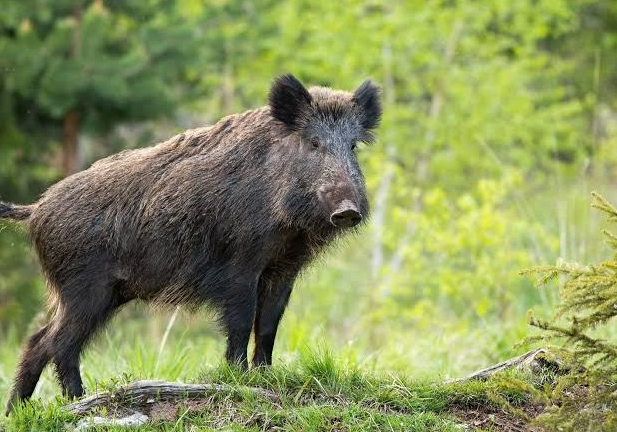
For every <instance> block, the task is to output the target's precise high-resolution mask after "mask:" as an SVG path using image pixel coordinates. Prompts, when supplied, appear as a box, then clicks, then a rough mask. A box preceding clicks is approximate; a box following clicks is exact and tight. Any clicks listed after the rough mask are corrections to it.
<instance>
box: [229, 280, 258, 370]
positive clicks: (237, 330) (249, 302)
mask: <svg viewBox="0 0 617 432" xmlns="http://www.w3.org/2000/svg"><path fill="white" fill-rule="evenodd" d="M237 288H238V289H237V290H232V291H231V292H230V293H229V294H230V295H229V297H228V298H227V299H226V300H225V304H224V305H223V311H222V312H223V313H222V315H221V322H222V324H223V328H224V330H225V333H226V334H227V351H226V353H225V358H226V359H227V361H228V362H229V363H231V364H235V365H238V366H240V367H241V368H242V369H248V362H247V354H246V351H247V348H248V343H249V339H250V337H251V330H252V329H253V321H254V320H255V309H256V304H257V283H251V284H248V285H244V286H238V287H237Z"/></svg>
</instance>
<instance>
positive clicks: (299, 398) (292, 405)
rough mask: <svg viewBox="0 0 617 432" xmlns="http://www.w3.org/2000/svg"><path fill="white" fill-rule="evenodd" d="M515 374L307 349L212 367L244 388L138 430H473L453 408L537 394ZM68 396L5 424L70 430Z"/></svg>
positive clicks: (31, 407) (168, 410) (517, 401)
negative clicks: (374, 362) (428, 370)
mask: <svg viewBox="0 0 617 432" xmlns="http://www.w3.org/2000/svg"><path fill="white" fill-rule="evenodd" d="M511 378H512V377H508V376H502V377H497V378H495V379H493V380H490V381H488V382H470V383H464V384H449V385H445V384H439V383H432V382H428V381H424V380H416V379H411V378H409V377H406V376H403V375H391V374H379V373H368V372H366V371H364V370H362V369H361V368H359V367H358V366H357V365H354V364H353V363H350V362H349V361H347V360H346V359H342V358H335V357H334V356H333V355H332V354H331V353H330V352H329V351H327V350H319V351H318V352H312V351H305V352H303V353H302V354H301V355H300V356H299V358H298V359H297V360H295V361H293V362H291V363H289V364H279V365H276V366H275V367H273V368H260V369H256V370H250V371H248V372H243V371H240V370H238V369H236V368H234V367H231V366H228V365H225V364H220V365H218V366H214V367H206V368H204V370H202V371H201V373H199V374H198V375H197V376H195V377H194V379H193V381H197V382H210V383H224V384H230V385H232V386H233V388H237V389H238V391H230V392H220V393H217V394H215V395H209V396H207V397H205V398H204V399H203V400H201V401H199V402H198V403H196V402H188V401H187V402H180V403H177V404H173V405H170V404H161V405H155V408H152V411H153V412H154V411H156V413H157V414H156V415H158V416H159V417H160V419H159V420H157V421H155V422H153V423H152V424H150V425H148V426H145V427H141V428H139V429H137V430H139V431H154V430H157V431H185V430H194V431H203V430H208V431H209V430H212V431H215V430H232V431H233V430H250V431H262V430H290V431H365V430H380V431H381V430H392V431H399V430H400V431H403V430H405V431H409V430H412V431H416V432H424V431H444V432H450V431H452V432H454V431H462V430H466V429H464V427H463V426H462V424H463V421H462V420H460V419H457V418H455V417H454V416H453V414H452V413H453V411H452V408H453V407H456V408H458V410H459V411H458V412H461V410H463V411H464V410H465V409H467V408H477V407H483V409H484V410H486V409H489V410H490V409H494V410H496V411H503V407H516V406H520V405H522V404H525V403H527V402H528V401H529V399H530V392H529V389H528V388H527V387H526V386H525V385H523V386H521V385H520V383H521V382H523V381H520V380H512V379H511ZM133 379H134V377H133V376H131V375H130V374H128V375H124V376H122V377H121V378H120V379H114V380H112V381H106V382H98V383H97V388H98V389H104V390H113V389H116V388H117V387H118V386H120V385H122V384H125V383H128V382H130V381H132V380H133ZM513 383H519V384H513ZM247 386H248V387H257V388H262V389H267V390H271V391H272V392H274V393H275V394H276V395H277V397H276V398H274V399H273V398H271V397H267V395H261V394H258V395H256V394H253V393H249V392H246V391H242V389H243V388H245V387H247ZM66 403H68V402H67V401H65V400H63V399H62V398H59V397H55V398H53V399H51V400H48V401H43V400H40V399H38V400H36V399H35V400H34V401H33V402H32V403H29V404H25V405H24V406H22V407H20V408H18V409H17V410H16V411H15V412H14V413H13V414H12V415H11V416H10V417H9V418H8V419H5V420H4V422H3V423H0V424H1V425H2V426H0V428H2V427H4V429H5V430H6V431H7V432H8V431H42V430H44V431H64V430H67V425H69V426H70V425H74V424H75V423H76V422H77V421H78V420H79V419H77V418H75V417H73V416H72V415H70V414H67V413H66V412H65V411H62V409H61V407H62V406H63V405H64V404H66ZM512 409H514V408H512ZM161 413H163V415H162V416H161ZM151 415H152V414H151ZM100 430H103V429H100ZM104 430H117V431H119V430H125V429H122V428H120V427H115V428H106V429H104ZM133 430H135V429H133ZM478 430H480V429H478ZM487 430H491V429H487Z"/></svg>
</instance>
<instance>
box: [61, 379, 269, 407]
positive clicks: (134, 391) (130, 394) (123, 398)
mask: <svg viewBox="0 0 617 432" xmlns="http://www.w3.org/2000/svg"><path fill="white" fill-rule="evenodd" d="M220 392H224V393H227V394H230V393H231V394H242V393H244V392H248V393H251V394H253V395H256V396H261V397H266V398H268V399H272V400H274V401H277V400H278V399H279V397H278V395H277V394H276V393H275V392H273V391H271V390H266V389H262V388H255V387H245V386H232V385H228V384H184V383H174V382H166V381H135V382H133V383H131V384H128V385H126V386H122V387H120V388H118V389H117V390H114V391H111V392H102V393H97V394H94V395H92V396H89V397H86V398H84V399H81V400H79V401H77V402H74V403H72V404H70V405H68V406H67V407H66V410H67V411H68V412H70V413H71V414H75V415H80V416H81V415H87V414H89V413H91V412H92V411H93V410H94V409H95V408H99V407H103V406H110V405H121V406H124V407H135V406H138V407H139V406H147V405H149V404H153V403H155V402H163V401H178V400H184V399H192V398H200V397H205V396H211V395H212V394H216V393H220Z"/></svg>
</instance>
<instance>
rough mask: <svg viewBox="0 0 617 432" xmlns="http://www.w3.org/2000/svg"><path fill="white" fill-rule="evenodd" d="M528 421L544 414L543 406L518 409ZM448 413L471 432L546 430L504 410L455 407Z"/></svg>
mask: <svg viewBox="0 0 617 432" xmlns="http://www.w3.org/2000/svg"><path fill="white" fill-rule="evenodd" d="M517 408H518V409H520V410H521V411H522V412H523V413H525V415H526V416H527V417H528V419H534V418H536V417H537V416H538V415H540V414H541V413H542V411H543V410H544V407H543V406H542V405H532V404H530V405H526V406H522V407H517ZM448 412H449V413H450V414H451V415H452V416H454V417H455V418H456V419H458V420H460V421H461V422H462V423H464V424H465V425H467V426H469V427H470V429H471V430H476V429H484V430H491V431H495V432H543V431H544V429H542V428H540V427H538V426H535V425H531V424H530V422H529V421H528V420H527V419H525V418H523V416H522V415H516V414H513V413H511V412H508V411H506V410H505V409H502V408H497V407H494V406H484V405H478V406H474V407H460V406H453V407H451V408H450V409H449V410H448Z"/></svg>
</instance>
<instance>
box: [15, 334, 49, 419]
mask: <svg viewBox="0 0 617 432" xmlns="http://www.w3.org/2000/svg"><path fill="white" fill-rule="evenodd" d="M48 332H49V325H47V326H45V327H43V328H42V329H40V330H39V331H37V332H36V333H34V334H33V335H32V336H31V337H30V339H29V340H28V343H27V344H26V347H25V348H24V350H23V354H22V356H21V361H20V363H19V366H18V367H17V376H16V378H15V385H14V386H13V389H12V391H11V395H10V396H9V401H8V404H7V406H6V414H7V415H8V414H9V413H10V411H11V410H12V409H13V406H14V405H15V404H16V403H17V402H19V401H23V400H26V399H28V398H29V397H30V396H32V393H33V392H34V389H35V387H36V383H37V382H38V381H39V378H40V376H41V372H42V371H43V368H44V367H45V365H46V364H47V363H48V362H49V360H50V355H49V349H48V346H47V344H46V336H47V334H48Z"/></svg>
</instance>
